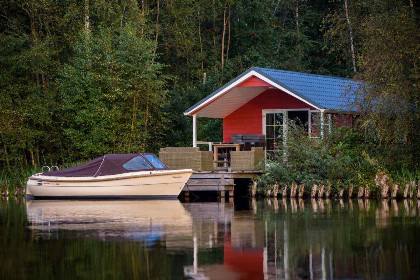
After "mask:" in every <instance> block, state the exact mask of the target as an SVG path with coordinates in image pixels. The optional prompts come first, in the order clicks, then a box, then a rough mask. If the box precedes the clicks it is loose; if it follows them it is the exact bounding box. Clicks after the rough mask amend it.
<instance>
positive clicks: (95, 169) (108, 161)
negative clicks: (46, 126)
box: [41, 154, 167, 177]
mask: <svg viewBox="0 0 420 280" xmlns="http://www.w3.org/2000/svg"><path fill="white" fill-rule="evenodd" d="M146 155H147V158H149V159H150V158H152V159H153V160H154V161H158V162H159V163H160V164H161V166H158V167H154V166H152V164H151V163H150V162H149V161H148V160H147V159H146V156H143V154H108V155H104V156H102V157H98V158H96V159H94V160H92V161H88V162H85V163H83V164H80V165H77V166H73V167H70V168H66V169H62V170H58V171H49V172H44V173H42V174H41V175H45V176H60V177H97V176H106V175H115V174H121V173H127V172H136V171H143V170H155V169H167V167H166V166H164V164H162V163H161V162H160V161H159V159H158V158H157V157H156V156H155V155H153V154H146ZM154 164H155V163H154ZM155 166H156V164H155ZM160 167H163V168H160Z"/></svg>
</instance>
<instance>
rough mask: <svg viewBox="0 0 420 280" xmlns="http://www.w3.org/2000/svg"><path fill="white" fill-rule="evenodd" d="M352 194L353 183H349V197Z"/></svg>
mask: <svg viewBox="0 0 420 280" xmlns="http://www.w3.org/2000/svg"><path fill="white" fill-rule="evenodd" d="M352 196H353V185H350V187H349V198H352Z"/></svg>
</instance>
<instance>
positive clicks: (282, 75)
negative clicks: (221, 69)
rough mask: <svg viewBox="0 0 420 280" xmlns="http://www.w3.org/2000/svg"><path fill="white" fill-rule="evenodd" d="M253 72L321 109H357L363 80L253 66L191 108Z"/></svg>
mask: <svg viewBox="0 0 420 280" xmlns="http://www.w3.org/2000/svg"><path fill="white" fill-rule="evenodd" d="M250 71H255V72H257V73H259V74H261V75H262V76H264V77H266V78H267V79H269V80H271V81H273V82H274V83H276V84H278V85H279V86H281V87H283V88H285V89H287V90H289V91H291V92H292V93H293V94H295V95H297V96H299V97H301V98H302V99H304V100H306V101H307V102H308V103H310V104H313V105H315V106H316V107H318V108H320V109H326V110H332V111H355V109H354V108H352V106H351V105H352V103H353V102H354V100H355V97H356V91H357V90H358V88H359V87H360V86H361V82H356V81H353V80H350V79H346V78H338V77H332V76H323V75H316V74H307V73H300V72H293V71H286V70H277V69H268V68H260V67H252V68H250V69H248V70H247V71H245V72H244V73H242V74H241V75H239V76H238V77H236V78H235V79H233V80H231V81H230V82H228V83H227V84H225V85H224V86H222V87H221V88H219V89H217V90H216V91H214V92H213V93H212V94H210V95H208V96H207V97H206V98H204V99H202V100H201V101H199V102H198V103H197V104H195V105H194V106H192V107H191V108H189V109H188V110H187V111H186V113H187V112H191V111H193V110H195V109H196V108H198V107H200V105H202V104H203V103H204V102H206V101H207V100H208V99H210V98H212V97H213V96H214V95H216V94H218V93H219V92H220V91H222V90H223V89H224V88H226V87H227V86H229V85H230V84H232V83H234V82H235V81H237V80H238V79H240V78H242V77H243V76H244V75H246V74H248V73H249V72H250Z"/></svg>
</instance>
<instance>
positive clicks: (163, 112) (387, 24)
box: [0, 0, 420, 171]
mask: <svg viewBox="0 0 420 280" xmlns="http://www.w3.org/2000/svg"><path fill="white" fill-rule="evenodd" d="M417 4H418V3H417V2H416V1H414V0H375V1H366V0H314V1H308V0H284V1H280V0H254V1H249V0H248V1H247V0H226V1H221V0H212V1H203V0H137V1H134V0H118V1H115V0H108V1H103V0H100V1H91V0H39V1H28V0H16V1H12V0H1V2H0V30H1V33H0V67H1V69H2V71H1V72H0V169H1V170H3V171H7V170H11V169H13V168H16V167H17V166H18V167H20V168H27V167H30V166H42V165H44V164H48V165H51V164H63V163H66V162H67V163H68V162H75V161H80V160H86V159H89V158H93V157H96V156H99V155H103V154H105V153H131V152H142V151H153V152H156V151H157V150H158V149H159V148H160V147H163V146H165V145H166V146H178V145H191V141H192V137H191V134H192V132H191V121H192V120H191V119H190V118H189V117H185V116H184V115H183V112H184V111H185V109H187V108H188V107H189V106H191V105H192V104H194V103H196V102H197V101H198V100H200V99H201V98H203V97H204V96H206V95H208V94H209V93H211V92H212V90H214V89H216V88H218V87H220V86H221V85H222V84H224V83H226V82H227V81H229V80H230V79H232V78H233V77H235V76H236V75H238V74H240V73H241V72H243V71H245V70H246V69H248V68H249V67H252V66H259V67H269V68H277V69H285V70H294V71H301V72H307V73H317V74H325V75H333V76H340V77H348V78H354V79H358V80H361V81H364V82H365V84H366V88H365V89H364V90H362V91H361V92H360V93H359V97H360V98H358V100H359V102H358V104H355V106H358V108H359V109H360V112H361V115H360V118H359V128H360V129H361V130H363V131H364V132H365V133H366V134H372V137H373V138H375V141H377V142H379V143H381V145H384V146H386V147H393V148H394V150H395V149H397V150H399V149H400V148H401V147H404V149H405V150H404V153H405V155H407V157H408V155H409V158H410V160H409V163H408V166H413V165H418V155H419V145H420V144H419V140H418V139H419V137H420V136H419V130H420V113H419V112H420V111H419V108H420V106H419V105H420V82H419V80H420V79H419V78H420V71H419V65H420V34H419V31H418V30H420V28H419V27H420V24H419V20H418V18H419V8H418V5H417ZM198 128H199V131H198V138H199V139H200V140H206V141H220V140H221V131H222V126H221V121H220V120H210V119H209V120H207V119H199V126H198ZM404 153H403V154H404ZM399 154H401V153H399ZM417 167H418V166H417Z"/></svg>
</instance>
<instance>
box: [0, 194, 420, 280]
mask: <svg viewBox="0 0 420 280" xmlns="http://www.w3.org/2000/svg"><path fill="white" fill-rule="evenodd" d="M13 205H14V204H13V202H9V203H3V204H2V206H1V208H0V215H1V216H0V217H1V220H0V221H1V224H0V225H1V228H0V233H2V234H1V235H0V238H1V239H0V241H1V243H2V244H3V251H5V252H6V254H2V255H8V258H9V259H11V261H10V260H9V263H10V262H17V263H18V265H17V266H16V267H20V269H19V270H18V269H17V268H16V269H15V270H14V268H13V267H14V266H6V270H4V269H2V270H1V274H0V276H5V275H6V274H5V273H15V274H16V273H17V274H18V275H19V273H22V271H23V272H25V273H29V272H28V271H30V272H31V276H32V277H31V278H33V279H37V278H48V277H46V275H45V273H46V272H45V271H48V268H50V269H55V271H56V273H58V276H60V278H63V279H65V278H69V277H66V276H67V275H72V273H76V272H77V275H79V276H80V275H81V276H80V277H79V278H89V279H92V278H99V279H105V278H134V279H162V278H164V279H166V278H190V279H336V278H358V279H366V278H367V279H371V278H372V279H377V278H401V279H410V278H416V277H417V275H418V273H419V272H420V269H419V267H418V266H417V264H418V263H420V242H418V241H419V239H418V236H419V233H420V223H419V215H420V212H419V210H420V202H419V201H417V200H405V201H395V200H382V201H375V200H363V199H356V200H350V201H348V200H315V199H312V200H303V199H279V200H278V199H267V200H255V199H254V200H245V201H235V203H233V202H229V203H223V202H222V203H221V202H203V203H200V202H198V203H180V202H179V201H30V202H27V204H26V215H22V216H19V215H16V213H19V211H20V210H19V209H21V208H22V206H23V205H22V204H16V205H15V206H13ZM13 207H15V208H13ZM13 209H14V210H13ZM15 212H16V213H15ZM24 217H27V224H25V223H24V225H27V227H26V226H25V227H26V230H25V227H18V226H17V227H15V229H14V231H13V226H11V225H10V223H12V224H13V221H19V222H18V224H22V222H20V220H23V219H24ZM5 232H8V234H4V233H5ZM11 232H15V233H16V234H14V235H12V234H11ZM8 244H14V245H13V246H12V245H8ZM16 248H17V249H16ZM19 248H21V250H19ZM54 250H58V251H59V252H61V255H60V254H58V253H56V252H55V251H54ZM22 252H25V253H22ZM28 252H29V253H28ZM51 255H55V256H56V257H55V258H54V261H53V260H52V259H51V258H49V257H48V256H51ZM31 256H32V257H31ZM33 256H39V257H37V258H33ZM64 256H65V257H64ZM74 263H83V265H82V266H77V267H74V265H73V264H74ZM30 266H37V267H39V266H42V267H43V268H44V269H43V270H40V271H38V270H36V269H35V270H34V268H33V267H32V268H31V269H29V270H28V271H26V268H27V267H30ZM22 268H23V269H22ZM76 268H77V269H76ZM34 271H35V272H36V273H34ZM104 271H105V272H106V273H105V274H104V273H102V274H101V273H98V272H104ZM25 275H28V274H25ZM1 278H2V279H5V278H4V277H1ZM13 278H20V277H13ZM23 278H25V277H23ZM69 279H70V278H69Z"/></svg>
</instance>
